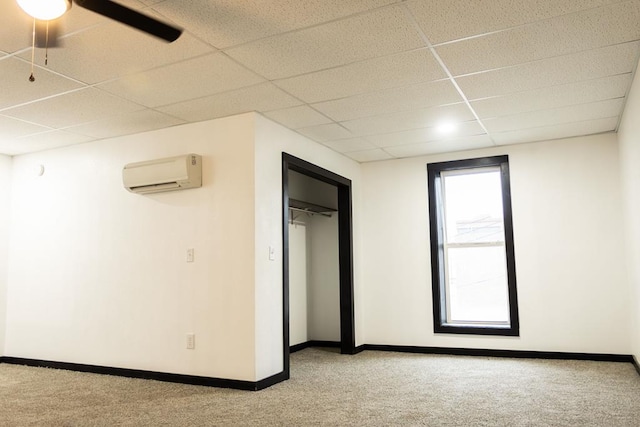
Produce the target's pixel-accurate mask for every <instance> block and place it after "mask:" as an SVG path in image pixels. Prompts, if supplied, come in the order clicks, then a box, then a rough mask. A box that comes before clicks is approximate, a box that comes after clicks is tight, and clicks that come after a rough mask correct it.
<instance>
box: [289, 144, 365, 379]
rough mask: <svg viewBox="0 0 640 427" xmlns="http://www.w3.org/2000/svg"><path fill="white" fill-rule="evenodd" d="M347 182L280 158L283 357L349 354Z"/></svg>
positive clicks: (351, 294)
mask: <svg viewBox="0 0 640 427" xmlns="http://www.w3.org/2000/svg"><path fill="white" fill-rule="evenodd" d="M351 204H352V196H351V180H349V179H347V178H344V177H342V176H340V175H337V174H335V173H333V172H331V171H328V170H326V169H323V168H321V167H319V166H316V165H314V164H312V163H309V162H307V161H305V160H302V159H299V158H297V157H294V156H291V155H289V154H287V153H282V214H283V215H282V216H283V223H282V225H283V228H282V230H283V233H282V239H283V346H284V348H283V354H284V373H285V376H286V378H289V373H290V366H289V357H290V353H291V348H292V347H294V348H296V347H298V346H303V347H304V346H305V345H308V344H313V343H318V342H320V343H328V344H336V345H338V346H339V348H340V352H341V353H342V354H354V353H355V352H356V348H355V322H354V291H353V231H352V215H351Z"/></svg>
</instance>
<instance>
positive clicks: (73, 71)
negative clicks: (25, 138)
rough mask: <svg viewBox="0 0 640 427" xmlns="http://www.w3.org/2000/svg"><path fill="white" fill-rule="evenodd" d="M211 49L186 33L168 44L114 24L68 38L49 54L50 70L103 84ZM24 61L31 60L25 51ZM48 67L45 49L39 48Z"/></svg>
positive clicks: (100, 26) (41, 57) (39, 54)
mask: <svg viewBox="0 0 640 427" xmlns="http://www.w3.org/2000/svg"><path fill="white" fill-rule="evenodd" d="M212 51H213V49H212V48H211V47H210V46H207V45H205V44H204V43H202V42H200V41H198V40H196V39H195V38H193V37H191V36H190V35H188V34H184V35H183V36H182V37H180V38H179V39H178V40H177V41H175V42H174V43H171V44H167V43H164V42H161V41H158V40H157V39H155V38H152V37H149V36H147V35H146V34H144V33H141V32H139V31H136V30H133V29H130V28H129V27H127V26H124V25H121V24H118V23H115V22H110V23H108V24H105V25H99V26H97V27H92V28H90V29H88V30H86V31H83V32H80V33H77V34H74V35H72V36H70V37H67V38H65V39H64V47H63V48H60V49H53V50H51V51H50V52H49V66H48V67H49V69H51V70H52V71H55V72H57V73H62V74H65V75H67V76H69V77H71V78H74V79H77V80H80V81H82V82H84V83H99V82H103V81H105V80H111V79H116V78H119V77H122V76H126V75H128V74H133V73H136V72H139V71H143V70H148V69H150V68H154V67H158V66H162V65H166V64H171V63H174V62H177V61H181V60H184V59H188V58H192V57H194V56H198V55H202V54H204V53H207V52H212ZM20 56H21V57H22V58H25V59H30V58H31V53H30V52H24V53H23V54H21V55H20ZM36 61H37V63H38V64H44V49H38V51H37V55H36Z"/></svg>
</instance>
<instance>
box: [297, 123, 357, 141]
mask: <svg viewBox="0 0 640 427" xmlns="http://www.w3.org/2000/svg"><path fill="white" fill-rule="evenodd" d="M298 132H299V133H300V134H302V135H304V136H306V137H307V138H310V139H312V140H314V141H317V142H325V141H332V140H334V139H348V138H353V135H352V134H351V132H349V131H348V130H347V129H345V128H343V127H342V126H340V125H338V124H336V123H329V124H326V125H317V126H309V127H306V128H301V129H298Z"/></svg>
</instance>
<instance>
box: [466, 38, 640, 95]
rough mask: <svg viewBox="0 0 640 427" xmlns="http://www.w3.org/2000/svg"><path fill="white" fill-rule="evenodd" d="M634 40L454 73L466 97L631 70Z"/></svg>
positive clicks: (635, 58)
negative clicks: (513, 64) (466, 74)
mask: <svg viewBox="0 0 640 427" xmlns="http://www.w3.org/2000/svg"><path fill="white" fill-rule="evenodd" d="M639 48H640V44H639V43H638V42H634V43H625V44H621V45H615V46H608V47H606V48H601V49H595V50H590V51H585V52H580V53H577V54H573V55H567V56H561V57H557V58H550V59H544V60H541V61H535V62H530V63H527V64H522V65H518V66H514V67H509V68H501V69H499V70H493V71H488V72H484V73H478V74H473V75H470V76H464V77H458V78H456V81H457V82H458V84H459V85H460V87H461V88H462V91H463V92H464V93H465V95H466V96H467V97H468V98H469V99H478V98H486V97H490V96H496V95H504V94H508V93H514V92H522V91H526V90H531V89H539V88H543V87H549V86H556V85H561V84H566V83H574V82H579V81H584V80H591V79H596V78H599V77H606V76H613V75H616V74H625V73H630V72H632V71H633V70H634V69H635V67H636V65H637V63H638V51H639Z"/></svg>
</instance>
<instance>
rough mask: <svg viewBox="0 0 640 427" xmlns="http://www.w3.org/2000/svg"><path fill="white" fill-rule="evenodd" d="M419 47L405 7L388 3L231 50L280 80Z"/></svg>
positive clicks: (415, 32)
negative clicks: (344, 17)
mask: <svg viewBox="0 0 640 427" xmlns="http://www.w3.org/2000/svg"><path fill="white" fill-rule="evenodd" d="M381 29H384V31H382V30H381ZM420 47H424V43H423V41H422V39H421V38H420V36H419V35H418V33H417V31H416V30H415V29H414V28H413V27H412V26H411V25H410V24H409V22H408V21H407V17H406V15H405V13H404V12H403V10H402V8H400V7H389V8H384V9H378V10H375V11H372V12H370V13H366V14H362V15H356V16H354V17H351V18H348V19H343V20H339V21H333V22H330V23H327V24H325V25H320V26H316V27H310V28H306V29H303V30H300V31H295V32H292V33H285V34H281V35H278V36H274V37H270V38H267V39H262V40H258V41H255V42H252V43H248V44H245V45H241V46H238V47H236V48H232V49H229V50H227V51H226V52H227V53H228V54H229V55H230V56H231V57H233V58H235V59H237V60H238V61H240V62H241V63H243V64H245V65H247V66H248V67H249V68H251V69H252V70H254V71H256V72H258V73H260V74H262V75H264V76H266V77H267V78H268V79H280V78H285V77H291V76H295V75H298V74H303V73H309V72H313V71H319V70H322V69H326V68H331V67H336V66H340V65H344V64H348V63H351V62H356V61H362V60H365V59H370V58H376V57H380V56H386V55H390V54H392V53H396V52H403V51H407V50H411V49H416V48H420Z"/></svg>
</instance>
